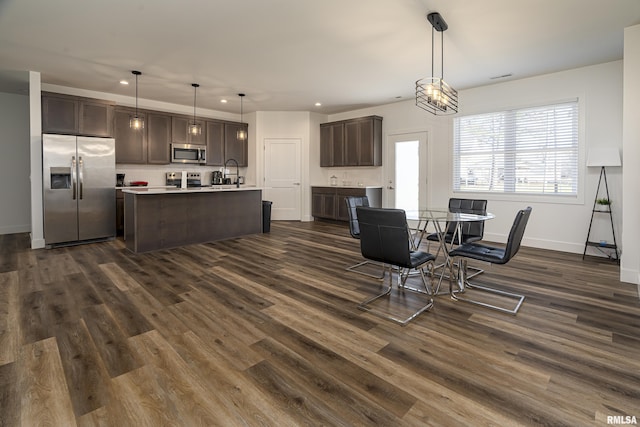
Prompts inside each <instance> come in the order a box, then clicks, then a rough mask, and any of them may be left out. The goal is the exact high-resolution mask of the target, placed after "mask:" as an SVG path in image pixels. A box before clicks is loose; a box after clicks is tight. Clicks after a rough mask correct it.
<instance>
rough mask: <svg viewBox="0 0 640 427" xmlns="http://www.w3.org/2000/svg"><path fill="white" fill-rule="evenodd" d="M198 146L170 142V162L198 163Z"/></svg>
mask: <svg viewBox="0 0 640 427" xmlns="http://www.w3.org/2000/svg"><path fill="white" fill-rule="evenodd" d="M200 148H201V147H200V146H198V145H193V144H171V163H196V164H197V163H200Z"/></svg>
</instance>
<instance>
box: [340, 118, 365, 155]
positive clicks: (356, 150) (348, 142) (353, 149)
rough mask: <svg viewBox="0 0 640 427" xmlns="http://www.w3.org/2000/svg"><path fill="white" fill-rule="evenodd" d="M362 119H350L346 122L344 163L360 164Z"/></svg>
mask: <svg viewBox="0 0 640 427" xmlns="http://www.w3.org/2000/svg"><path fill="white" fill-rule="evenodd" d="M361 123H362V122H360V121H349V122H347V123H345V124H344V165H345V166H358V165H359V164H360V146H361V141H362V138H361V131H360V128H361V126H360V124H361Z"/></svg>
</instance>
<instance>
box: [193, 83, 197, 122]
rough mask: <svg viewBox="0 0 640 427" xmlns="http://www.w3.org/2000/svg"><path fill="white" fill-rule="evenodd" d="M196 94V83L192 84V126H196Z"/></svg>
mask: <svg viewBox="0 0 640 427" xmlns="http://www.w3.org/2000/svg"><path fill="white" fill-rule="evenodd" d="M197 92H198V85H197V83H194V84H193V124H194V125H195V124H196V96H197Z"/></svg>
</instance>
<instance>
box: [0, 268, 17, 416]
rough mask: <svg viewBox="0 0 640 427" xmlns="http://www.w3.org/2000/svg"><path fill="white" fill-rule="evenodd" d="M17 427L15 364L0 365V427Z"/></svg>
mask: <svg viewBox="0 0 640 427" xmlns="http://www.w3.org/2000/svg"><path fill="white" fill-rule="evenodd" d="M0 274H4V273H0ZM18 425H20V393H19V390H18V372H17V367H16V363H15V362H11V363H6V364H0V427H10V426H18Z"/></svg>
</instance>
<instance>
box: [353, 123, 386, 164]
mask: <svg viewBox="0 0 640 427" xmlns="http://www.w3.org/2000/svg"><path fill="white" fill-rule="evenodd" d="M358 133H359V134H358V139H359V142H358V165H359V166H382V117H379V116H371V117H367V118H366V119H363V120H361V121H360V122H359V123H358Z"/></svg>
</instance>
